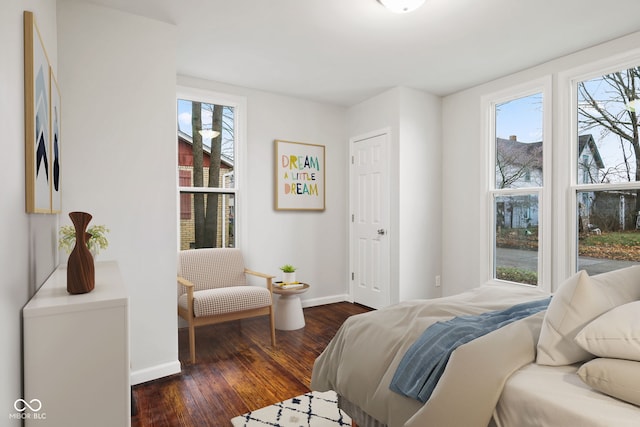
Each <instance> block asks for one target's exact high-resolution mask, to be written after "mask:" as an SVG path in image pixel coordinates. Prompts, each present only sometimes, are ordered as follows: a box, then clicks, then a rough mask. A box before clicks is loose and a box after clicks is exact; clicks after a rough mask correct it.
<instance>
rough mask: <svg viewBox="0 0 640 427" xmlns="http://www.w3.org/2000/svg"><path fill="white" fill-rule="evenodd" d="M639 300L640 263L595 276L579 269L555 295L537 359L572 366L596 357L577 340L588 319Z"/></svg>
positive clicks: (542, 361)
mask: <svg viewBox="0 0 640 427" xmlns="http://www.w3.org/2000/svg"><path fill="white" fill-rule="evenodd" d="M639 299H640V266H633V267H627V268H623V269H620V270H614V271H610V272H607V273H602V274H598V275H596V276H593V277H589V275H588V274H587V273H586V272H585V271H579V272H578V273H576V274H574V275H573V276H572V277H570V278H569V279H567V280H566V281H565V282H564V283H562V285H560V287H559V288H558V291H557V292H556V293H555V294H554V296H553V299H552V300H551V303H550V304H549V308H548V309H547V312H546V314H545V317H544V321H543V323H542V328H541V330H540V338H539V340H538V354H537V358H536V362H537V363H538V364H540V365H551V366H560V365H570V364H572V363H577V362H581V361H584V360H588V359H590V358H592V357H593V356H592V355H591V354H590V353H589V352H587V351H586V350H584V349H583V348H582V347H580V346H579V345H578V344H577V343H575V342H574V338H575V337H576V335H578V332H580V331H581V330H582V328H584V327H585V326H586V325H587V324H588V323H589V322H591V321H592V320H593V319H595V318H596V317H598V316H600V315H601V314H603V313H605V312H607V311H609V310H611V309H612V308H614V307H617V306H619V305H622V304H625V303H627V302H631V301H636V300H639Z"/></svg>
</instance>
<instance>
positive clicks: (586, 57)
mask: <svg viewBox="0 0 640 427" xmlns="http://www.w3.org/2000/svg"><path fill="white" fill-rule="evenodd" d="M639 45H640V33H636V34H633V35H630V36H627V37H624V38H621V39H618V40H615V41H612V42H609V43H605V44H602V45H599V46H596V47H593V48H590V49H586V50H584V51H580V52H577V53H575V54H572V55H568V56H565V57H562V58H559V59H557V60H554V61H551V62H548V63H545V64H542V65H540V66H537V67H534V68H531V69H528V70H525V71H523V72H520V73H516V74H512V75H510V76H507V77H505V78H502V79H499V80H495V81H493V82H490V83H487V84H484V85H480V86H477V87H474V88H472V89H469V90H465V91H463V92H459V93H457V94H454V95H451V96H447V97H446V98H444V100H443V113H442V114H443V120H442V124H443V143H442V148H443V174H442V182H443V192H442V194H443V211H444V212H445V213H446V214H445V215H444V216H443V221H442V228H443V239H442V256H443V258H442V259H443V266H442V280H443V289H444V293H445V294H446V295H451V294H455V293H459V292H462V291H464V290H467V289H470V288H472V287H475V286H478V285H480V284H481V282H482V281H483V276H484V275H483V271H486V268H485V266H484V265H482V263H483V262H484V254H486V252H487V251H488V248H487V247H485V246H483V245H484V244H485V242H483V240H482V238H481V236H482V235H483V233H484V232H485V230H486V228H485V227H486V226H487V224H485V223H483V221H482V220H481V219H480V218H481V215H480V212H481V209H482V208H481V204H482V203H481V198H482V197H483V195H482V194H481V190H480V183H481V181H482V180H483V179H485V177H482V176H481V164H480V160H479V159H482V158H485V157H486V156H483V155H482V154H483V153H481V152H480V150H481V148H482V147H483V144H482V140H481V138H482V134H481V132H482V131H481V128H482V123H481V120H482V119H481V109H480V103H481V98H482V97H483V96H485V95H487V94H491V93H494V92H497V91H501V90H505V89H507V88H510V87H513V86H516V85H519V84H523V83H526V82H529V81H531V80H535V79H538V78H541V77H544V76H549V75H551V76H552V78H553V91H554V107H553V126H554V128H553V141H554V143H555V144H562V143H563V141H566V140H567V138H566V133H563V132H562V131H563V130H562V129H560V127H561V125H560V123H561V122H562V120H563V117H562V116H563V115H565V114H566V113H565V112H564V111H563V110H562V108H561V106H560V105H559V104H558V102H557V99H558V94H559V92H560V90H561V89H562V88H559V87H558V73H560V72H563V71H566V70H570V69H572V68H575V67H579V66H582V65H583V64H588V63H592V62H596V61H601V60H602V59H603V58H607V57H611V56H615V55H619V54H622V53H624V52H628V51H630V50H634V49H637V47H638V46H639ZM567 170H568V168H566V167H565V166H563V165H560V166H559V164H558V163H557V162H556V161H555V160H554V173H556V174H558V173H562V174H565V173H568V171H567ZM555 197H560V198H562V197H566V195H565V194H559V195H556V196H555ZM554 205H558V203H557V200H554ZM562 217H564V214H563V213H561V212H555V213H554V218H562ZM554 234H555V235H556V237H557V232H556V231H554ZM565 240H566V239H557V238H556V241H557V242H554V251H555V254H552V256H553V258H554V264H553V271H552V277H553V282H554V283H558V282H559V281H560V280H562V279H563V278H564V277H566V275H567V274H568V268H569V266H568V265H560V263H558V262H557V259H558V256H557V255H558V252H565V251H566V249H567V246H566V242H564V241H565Z"/></svg>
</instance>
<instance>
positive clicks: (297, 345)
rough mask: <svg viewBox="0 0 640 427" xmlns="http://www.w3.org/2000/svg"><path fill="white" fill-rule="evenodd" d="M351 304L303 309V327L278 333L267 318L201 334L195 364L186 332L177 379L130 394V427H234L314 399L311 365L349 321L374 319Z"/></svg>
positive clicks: (181, 338)
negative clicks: (246, 418)
mask: <svg viewBox="0 0 640 427" xmlns="http://www.w3.org/2000/svg"><path fill="white" fill-rule="evenodd" d="M369 310H370V309H369V308H367V307H363V306H360V305H357V304H351V303H346V302H343V303H337V304H328V305H323V306H318V307H310V308H306V309H304V315H305V320H306V326H305V327H304V328H303V329H299V330H297V331H279V330H276V340H277V347H276V348H273V347H271V343H270V339H269V320H268V318H267V317H266V316H263V317H260V318H255V319H249V320H242V321H237V322H229V323H226V324H220V325H212V326H203V327H200V328H196V352H197V354H196V363H195V364H193V365H191V364H189V363H188V361H189V345H188V337H187V330H186V329H184V330H183V329H181V330H180V331H179V333H178V341H179V357H180V360H181V361H182V372H181V373H180V374H177V375H174V376H171V377H167V378H162V379H158V380H155V381H151V382H149V383H145V384H140V385H137V386H134V387H133V398H134V402H132V404H133V403H135V407H136V409H137V414H136V415H134V416H133V417H131V425H132V427H149V426H153V427H176V426H194V427H195V426H198V427H203V426H213V427H219V426H230V425H231V423H230V421H229V420H230V419H231V418H233V417H235V416H237V415H241V414H244V413H246V412H248V411H252V410H256V409H259V408H262V407H264V406H267V405H271V404H274V403H276V402H280V401H283V400H286V399H289V398H291V397H294V396H298V395H300V394H303V393H306V392H308V391H309V384H310V382H311V371H312V368H313V362H314V361H315V359H316V357H318V355H320V353H321V352H322V350H324V348H325V347H326V345H327V344H328V343H329V341H330V340H331V338H333V336H334V335H335V333H336V332H337V330H338V328H339V327H340V325H342V323H343V322H344V320H345V319H346V318H347V317H349V316H351V315H354V314H358V313H364V312H367V311H369Z"/></svg>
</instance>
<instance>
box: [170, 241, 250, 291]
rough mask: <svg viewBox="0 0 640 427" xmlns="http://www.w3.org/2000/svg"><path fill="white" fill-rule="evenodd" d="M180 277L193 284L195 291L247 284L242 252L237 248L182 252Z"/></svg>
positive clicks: (180, 255) (179, 264)
mask: <svg viewBox="0 0 640 427" xmlns="http://www.w3.org/2000/svg"><path fill="white" fill-rule="evenodd" d="M178 276H181V277H184V278H185V279H187V280H189V281H190V282H192V283H193V285H194V290H195V291H201V290H204V289H211V288H223V287H227V286H241V285H246V284H247V279H246V276H245V273H244V260H243V258H242V252H241V251H240V249H237V248H207V249H191V250H186V251H180V252H179V253H178Z"/></svg>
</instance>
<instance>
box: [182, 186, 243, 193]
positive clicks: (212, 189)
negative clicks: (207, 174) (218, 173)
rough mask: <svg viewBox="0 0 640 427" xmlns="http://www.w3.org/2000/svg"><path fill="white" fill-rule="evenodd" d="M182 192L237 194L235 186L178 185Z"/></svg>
mask: <svg viewBox="0 0 640 427" xmlns="http://www.w3.org/2000/svg"><path fill="white" fill-rule="evenodd" d="M178 191H179V192H180V193H219V194H236V192H237V191H236V189H235V188H216V187H178Z"/></svg>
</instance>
